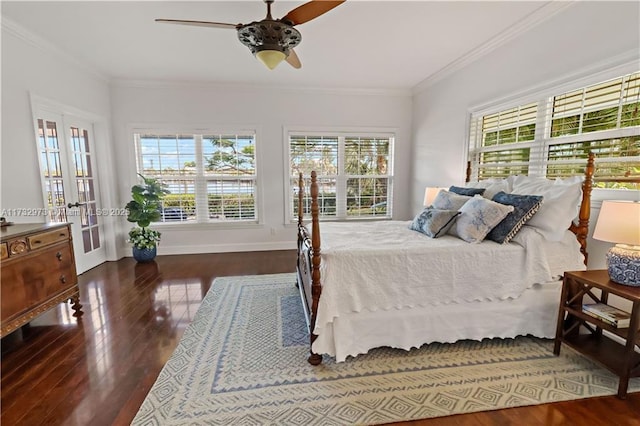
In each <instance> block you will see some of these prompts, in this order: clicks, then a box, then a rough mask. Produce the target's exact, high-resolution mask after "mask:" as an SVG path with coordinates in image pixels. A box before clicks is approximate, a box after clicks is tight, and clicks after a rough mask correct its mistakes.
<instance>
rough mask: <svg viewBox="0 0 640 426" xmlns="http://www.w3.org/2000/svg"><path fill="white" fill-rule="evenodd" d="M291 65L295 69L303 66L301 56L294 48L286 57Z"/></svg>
mask: <svg viewBox="0 0 640 426" xmlns="http://www.w3.org/2000/svg"><path fill="white" fill-rule="evenodd" d="M285 61H287V63H288V64H289V65H291V66H292V67H294V68H295V69H300V68H302V63H301V62H300V58H298V55H297V54H296V51H295V50H293V49H289V56H287V58H286V59H285Z"/></svg>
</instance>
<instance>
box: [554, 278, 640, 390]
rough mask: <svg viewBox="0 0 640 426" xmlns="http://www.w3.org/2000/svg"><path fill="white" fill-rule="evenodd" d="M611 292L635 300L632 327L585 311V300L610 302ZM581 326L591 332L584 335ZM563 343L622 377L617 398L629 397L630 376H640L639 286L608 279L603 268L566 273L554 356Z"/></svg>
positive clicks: (558, 352) (633, 302)
mask: <svg viewBox="0 0 640 426" xmlns="http://www.w3.org/2000/svg"><path fill="white" fill-rule="evenodd" d="M594 288H596V289H600V290H601V291H602V294H601V295H600V296H599V297H598V296H597V295H595V294H594V293H593V292H592V289H594ZM609 294H615V295H616V296H619V297H622V298H624V299H627V300H629V301H631V302H632V304H633V307H632V310H631V324H630V326H629V327H626V328H616V327H613V326H611V325H609V324H607V323H605V322H603V321H600V320H599V319H597V318H594V317H591V316H589V315H587V314H585V313H583V312H582V304H583V303H607V301H608V299H609ZM585 296H587V298H586V299H585V300H584V302H583V298H585ZM580 326H584V329H586V330H588V333H586V334H581V333H580V329H581V327H580ZM603 330H607V331H608V332H611V333H613V334H614V335H616V336H619V337H620V338H622V339H623V340H624V342H625V344H620V343H619V342H618V341H616V340H614V339H612V338H610V337H609V336H607V335H606V334H603V333H602V331H603ZM561 343H564V344H566V345H569V346H570V347H571V348H573V349H575V350H576V351H578V352H579V353H581V354H583V355H585V356H586V357H588V358H590V359H592V360H593V361H596V362H597V363H599V364H600V365H602V366H603V367H605V368H607V369H608V370H610V371H611V372H613V373H614V374H616V375H617V376H618V377H619V378H620V382H619V384H618V397H619V398H621V399H624V398H626V396H627V388H628V386H629V379H630V378H631V377H640V353H638V352H636V351H635V349H636V347H640V287H633V286H628V285H622V284H617V283H615V282H613V281H611V280H609V274H608V272H607V271H606V270H604V269H603V270H591V271H575V272H565V274H564V280H563V283H562V297H561V301H560V308H559V312H558V326H557V329H556V338H555V345H554V348H553V353H554V354H555V355H559V354H560V345H561Z"/></svg>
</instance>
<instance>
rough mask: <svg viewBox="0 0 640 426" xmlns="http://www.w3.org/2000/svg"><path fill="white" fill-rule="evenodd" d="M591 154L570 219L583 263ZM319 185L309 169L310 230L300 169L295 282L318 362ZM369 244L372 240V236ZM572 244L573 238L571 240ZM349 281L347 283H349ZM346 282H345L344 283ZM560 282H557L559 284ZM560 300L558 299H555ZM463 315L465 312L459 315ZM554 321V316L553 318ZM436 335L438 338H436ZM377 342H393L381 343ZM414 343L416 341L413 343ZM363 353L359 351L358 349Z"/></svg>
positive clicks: (313, 360) (312, 355) (320, 284)
mask: <svg viewBox="0 0 640 426" xmlns="http://www.w3.org/2000/svg"><path fill="white" fill-rule="evenodd" d="M594 168H595V166H594V155H593V154H590V155H589V158H588V160H587V164H586V167H585V172H584V180H583V182H582V199H581V203H580V208H579V214H578V221H577V223H575V222H574V223H572V225H571V227H570V229H569V230H570V231H571V232H573V234H575V238H576V239H577V241H578V243H579V250H580V252H581V253H582V255H583V256H584V264H585V265H586V263H587V234H588V227H589V217H590V202H591V189H592V184H593V173H594ZM469 175H470V170H469V168H467V179H466V181H467V182H468V181H469ZM318 195H319V188H318V183H317V175H316V173H315V171H314V172H312V173H311V185H310V197H311V230H310V231H309V229H308V228H307V226H306V225H305V223H304V218H303V215H304V208H303V207H304V205H303V201H304V184H303V176H302V173H301V174H300V177H299V192H298V233H297V234H298V235H297V248H298V258H297V285H298V288H299V290H300V297H301V300H302V304H303V307H304V310H305V316H306V320H307V326H308V328H309V331H310V342H309V343H310V356H309V358H308V361H309V363H311V364H312V365H319V364H320V363H321V362H322V354H321V353H316V352H315V351H314V349H313V345H314V342H315V341H316V339H317V338H318V335H316V334H315V333H314V330H315V329H316V319H317V318H318V307H319V304H320V301H321V297H322V292H323V281H322V277H321V262H322V251H321V250H322V249H321V244H320V242H321V231H320V220H319V205H318ZM372 244H375V242H374V241H373V239H372ZM574 244H575V242H574ZM349 284H350V283H349ZM345 285H346V283H345ZM558 286H559V284H558ZM558 300H559V299H558ZM461 316H465V315H461ZM554 323H555V318H554ZM482 337H498V336H493V335H492V336H482ZM463 338H464V337H463ZM436 339H437V338H436ZM430 341H439V340H433V339H431V338H428V339H427V341H425V342H421V343H429V342H430ZM380 346H393V345H387V344H381V345H380ZM413 346H415V345H413ZM361 353H362V352H361Z"/></svg>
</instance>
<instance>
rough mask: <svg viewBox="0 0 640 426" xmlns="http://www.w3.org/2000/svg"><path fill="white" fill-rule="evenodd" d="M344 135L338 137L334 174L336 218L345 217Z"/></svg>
mask: <svg viewBox="0 0 640 426" xmlns="http://www.w3.org/2000/svg"><path fill="white" fill-rule="evenodd" d="M344 156H345V137H344V136H339V137H338V174H337V176H336V218H337V219H346V218H347V177H346V175H345V158H344Z"/></svg>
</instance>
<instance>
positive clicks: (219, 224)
mask: <svg viewBox="0 0 640 426" xmlns="http://www.w3.org/2000/svg"><path fill="white" fill-rule="evenodd" d="M144 133H151V134H176V135H178V134H192V135H208V134H243V133H244V134H252V135H254V136H255V145H256V147H255V156H254V161H255V169H256V173H255V182H256V184H255V188H256V194H255V201H254V202H255V208H256V209H257V212H256V213H257V215H256V218H255V220H247V221H199V220H196V221H193V222H153V223H152V226H153V227H158V228H163V229H167V230H168V229H171V230H181V229H184V230H193V229H194V228H198V229H255V228H257V227H263V226H264V224H265V214H264V208H263V207H264V206H263V195H262V193H263V183H262V182H263V171H262V167H261V166H260V164H261V163H262V161H261V155H262V154H261V153H262V149H261V148H260V147H259V146H258V145H259V144H260V140H261V139H262V136H261V135H262V128H261V126H258V125H251V124H249V125H248V124H239V125H238V126H233V125H228V124H224V125H211V124H196V125H184V124H170V123H158V124H157V125H155V124H149V123H133V124H129V125H127V134H128V137H129V140H130V141H133V143H130V144H129V158H130V161H129V170H131V171H132V172H131V174H130V184H129V188H130V187H131V186H133V185H135V184H136V183H139V176H138V174H137V173H138V164H140V163H139V161H140V159H139V154H138V149H137V147H136V141H135V137H136V134H144ZM199 149H201V148H199ZM199 149H198V148H197V147H196V150H197V152H198V150H199ZM194 180H195V177H194ZM204 181H206V177H205V179H204ZM194 185H197V181H196V182H195V183H194Z"/></svg>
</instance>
